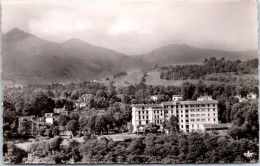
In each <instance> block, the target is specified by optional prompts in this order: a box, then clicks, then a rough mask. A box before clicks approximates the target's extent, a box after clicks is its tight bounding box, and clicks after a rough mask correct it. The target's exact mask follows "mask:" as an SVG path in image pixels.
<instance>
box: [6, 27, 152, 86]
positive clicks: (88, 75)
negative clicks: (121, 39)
mask: <svg viewBox="0 0 260 166" xmlns="http://www.w3.org/2000/svg"><path fill="white" fill-rule="evenodd" d="M2 41H3V42H2V43H3V45H2V46H3V49H2V50H3V51H2V57H3V74H2V78H3V80H5V81H6V80H8V81H9V82H10V81H11V82H13V83H14V84H29V83H51V82H62V83H64V82H77V81H85V80H91V79H98V78H103V77H107V76H111V75H113V74H115V73H117V72H120V71H135V70H140V69H142V68H144V67H146V66H147V63H145V62H140V61H138V60H136V59H134V58H132V57H130V56H127V55H124V54H121V53H118V52H116V51H113V50H110V49H107V48H103V47H98V46H94V45H91V44H88V43H85V42H83V41H81V40H78V39H71V40H68V41H66V42H64V43H54V42H50V41H46V40H42V39H40V38H38V37H37V36H35V35H32V34H29V33H26V32H24V31H22V30H19V29H13V30H11V31H10V32H8V33H6V34H3V38H2Z"/></svg>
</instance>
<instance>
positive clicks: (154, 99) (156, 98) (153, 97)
mask: <svg viewBox="0 0 260 166" xmlns="http://www.w3.org/2000/svg"><path fill="white" fill-rule="evenodd" d="M150 99H151V100H153V101H157V100H158V96H157V95H153V96H151V97H150Z"/></svg>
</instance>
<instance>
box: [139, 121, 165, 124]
mask: <svg viewBox="0 0 260 166" xmlns="http://www.w3.org/2000/svg"><path fill="white" fill-rule="evenodd" d="M148 123H149V121H148V120H147V121H145V124H143V125H146V124H148ZM153 123H155V124H162V120H153ZM139 125H142V122H141V121H139Z"/></svg>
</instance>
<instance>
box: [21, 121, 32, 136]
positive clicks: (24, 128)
mask: <svg viewBox="0 0 260 166" xmlns="http://www.w3.org/2000/svg"><path fill="white" fill-rule="evenodd" d="M31 125H32V124H31V122H30V121H25V122H22V123H21V125H20V126H19V128H18V132H19V133H20V134H21V135H22V136H23V137H28V136H29V135H30V134H31V129H32V126H31Z"/></svg>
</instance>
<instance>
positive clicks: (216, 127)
mask: <svg viewBox="0 0 260 166" xmlns="http://www.w3.org/2000/svg"><path fill="white" fill-rule="evenodd" d="M231 127H232V124H231V123H221V124H203V128H204V129H203V130H204V131H206V132H212V131H217V132H223V131H225V132H226V131H227V130H228V129H229V128H231Z"/></svg>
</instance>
